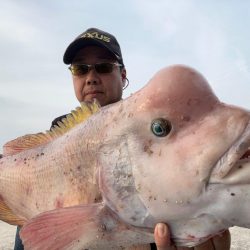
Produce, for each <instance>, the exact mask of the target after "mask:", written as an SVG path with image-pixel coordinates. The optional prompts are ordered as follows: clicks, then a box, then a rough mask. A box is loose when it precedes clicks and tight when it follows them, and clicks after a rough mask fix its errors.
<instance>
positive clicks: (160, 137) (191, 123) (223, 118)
mask: <svg viewBox="0 0 250 250" xmlns="http://www.w3.org/2000/svg"><path fill="white" fill-rule="evenodd" d="M116 108H117V110H119V112H117V114H118V115H116V116H114V118H113V121H112V124H113V125H112V127H111V126H109V132H107V133H110V134H113V135H115V138H120V139H119V140H118V143H116V144H115V145H114V144H113V146H112V150H110V154H107V155H109V158H111V159H112V162H114V163H111V161H110V162H109V165H110V164H111V165H112V164H114V169H115V168H116V169H117V166H119V164H120V163H119V162H120V160H121V158H122V159H123V164H122V166H121V168H124V169H125V168H126V170H124V171H125V173H129V174H128V176H129V177H128V178H130V181H129V182H126V185H127V186H128V185H134V186H135V190H133V192H132V193H133V194H132V193H131V194H130V195H125V196H124V197H123V196H122V195H121V194H122V192H123V193H124V189H123V187H125V184H124V183H122V184H121V185H120V186H119V188H118V189H119V192H117V197H116V198H115V202H114V203H113V206H114V207H115V208H114V210H117V211H119V208H122V209H124V206H126V205H124V204H130V205H128V206H131V202H132V203H133V204H136V206H137V205H138V204H139V203H140V202H141V203H142V204H143V205H140V206H143V207H144V215H143V214H141V215H140V216H138V220H140V219H142V217H144V218H143V219H145V218H146V217H147V215H150V217H151V222H150V223H153V222H157V221H171V220H176V219H181V218H187V217H190V214H192V215H193V216H196V215H197V216H199V213H201V212H200V210H201V208H204V207H206V206H208V203H209V202H211V199H212V198H210V200H209V199H207V200H206V201H202V202H200V199H202V198H203V197H204V193H206V188H207V187H208V186H209V184H210V182H214V180H215V179H216V178H217V179H216V181H217V182H220V183H223V181H224V175H223V173H227V172H229V171H230V169H231V168H232V165H234V164H236V162H237V161H238V160H239V159H240V158H241V157H242V156H243V155H244V154H245V155H247V154H248V155H249V153H247V152H249V144H250V143H249V128H250V126H249V121H250V114H249V111H247V110H244V109H242V108H238V107H234V106H230V105H226V104H223V103H221V102H220V101H219V99H218V98H217V97H216V96H215V94H214V93H213V91H212V89H211V87H210V86H209V84H208V82H207V80H206V79H205V78H204V77H203V76H202V75H201V74H200V73H198V72H197V71H196V70H194V69H192V68H189V67H186V66H183V65H174V66H171V67H167V68H164V69H162V70H160V71H159V72H158V73H156V75H155V76H153V78H152V79H151V80H150V81H149V83H148V84H147V85H146V86H145V87H144V88H143V89H142V90H140V91H138V92H137V93H135V94H133V95H132V96H130V97H129V98H127V99H126V100H124V101H122V102H121V103H119V104H117V106H116ZM108 137H109V136H108ZM121 138H123V139H121ZM121 140H124V143H121ZM121 145H122V148H121V147H120V146H121ZM239 148H241V149H240V150H239ZM111 151H112V152H111ZM116 151H117V153H115V152H116ZM122 151H123V152H125V153H124V154H121V152H122ZM229 152H230V153H229ZM236 152H237V153H236ZM121 155H123V157H121ZM230 155H231V156H230ZM115 158H116V160H114V159H115ZM245 158H246V157H245ZM124 159H126V160H124ZM229 161H230V164H227V163H229ZM244 161H245V163H244V165H246V166H247V168H248V177H247V178H246V177H245V179H247V182H248V184H250V166H249V158H248V159H244ZM124 162H127V163H126V164H125V163H124ZM222 163H223V164H222ZM120 165H121V164H120ZM125 166H127V167H125ZM130 167H131V169H129V168H130ZM112 171H113V170H112ZM113 172H114V171H113ZM113 172H112V173H113ZM119 173H120V172H119ZM124 176H125V175H124ZM119 178H120V179H121V176H120V177H119ZM118 182H119V181H118V180H116V185H117V183H118ZM240 182H241V179H240V177H239V178H238V180H236V179H235V180H234V184H237V183H240ZM102 183H110V182H109V181H108V180H107V179H105V181H103V182H102ZM103 185H106V184H103ZM107 185H108V184H107ZM127 186H126V188H127ZM112 188H113V189H114V188H116V187H112ZM104 189H105V190H107V187H105V188H104ZM127 190H128V188H127ZM129 190H131V188H130V189H129ZM125 193H128V191H126V192H125ZM112 195H113V194H112ZM104 196H106V197H107V192H106V193H105V194H104ZM134 196H138V197H139V200H140V202H138V201H136V202H135V201H131V202H130V201H129V200H128V199H132V198H131V197H134ZM121 197H123V198H122V199H123V200H122V201H121V203H122V205H121V204H120V203H119V202H118V199H121ZM128 197H129V198H128ZM107 199H108V200H111V199H113V197H112V198H110V197H109V198H107ZM134 200H136V199H134ZM199 202H200V203H199ZM197 203H199V204H197ZM119 204H120V205H119ZM138 206H139V205H138ZM127 209H128V210H129V208H127ZM120 210H121V209H120ZM127 212H128V211H127ZM130 212H131V211H130V210H129V212H128V213H130ZM146 214H147V215H146ZM126 216H127V215H124V216H123V217H126ZM130 217H133V219H134V218H135V217H136V216H130ZM152 218H154V219H152ZM134 220H136V219H134ZM145 221H146V219H145ZM134 223H135V224H136V222H134ZM140 223H141V222H140ZM150 223H149V224H150ZM146 224H147V223H146Z"/></svg>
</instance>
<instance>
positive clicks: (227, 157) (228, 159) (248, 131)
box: [208, 123, 250, 184]
mask: <svg viewBox="0 0 250 250" xmlns="http://www.w3.org/2000/svg"><path fill="white" fill-rule="evenodd" d="M208 182H209V183H210V184H211V183H224V184H250V123H248V125H247V126H246V128H245V130H244V132H243V133H242V135H241V136H240V138H239V139H238V140H237V141H236V142H235V143H234V144H233V145H232V146H231V147H230V148H229V150H228V151H227V152H226V153H225V154H224V155H223V156H222V157H221V159H220V160H219V161H218V162H217V163H216V165H215V167H214V168H213V170H212V172H211V175H210V179H209V181H208Z"/></svg>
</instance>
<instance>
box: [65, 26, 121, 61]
mask: <svg viewBox="0 0 250 250" xmlns="http://www.w3.org/2000/svg"><path fill="white" fill-rule="evenodd" d="M89 45H96V46H99V47H102V48H105V49H107V50H108V51H110V52H111V53H112V54H113V55H114V56H115V57H116V59H117V61H118V62H119V63H120V64H122V65H124V64H123V59H122V52H121V48H120V45H119V43H118V42H117V40H116V38H115V37H114V36H113V35H111V34H110V33H108V32H105V31H102V30H100V29H96V28H90V29H87V30H86V31H85V32H83V33H82V34H81V35H79V36H78V37H77V38H76V39H75V40H74V41H73V42H72V43H71V44H70V45H69V46H68V48H67V49H66V51H65V53H64V56H63V62H64V63H65V64H71V63H72V61H73V59H74V57H75V55H76V53H77V52H78V51H79V50H80V49H82V48H84V47H86V46H89Z"/></svg>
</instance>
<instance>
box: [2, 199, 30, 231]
mask: <svg viewBox="0 0 250 250" xmlns="http://www.w3.org/2000/svg"><path fill="white" fill-rule="evenodd" d="M0 220H2V221H4V222H7V223H8V224H11V225H19V226H22V225H23V224H24V223H25V222H26V220H25V219H23V218H21V217H18V216H17V215H15V214H14V213H13V212H12V210H11V209H10V208H9V207H8V206H7V205H6V204H5V203H4V201H3V200H1V199H0Z"/></svg>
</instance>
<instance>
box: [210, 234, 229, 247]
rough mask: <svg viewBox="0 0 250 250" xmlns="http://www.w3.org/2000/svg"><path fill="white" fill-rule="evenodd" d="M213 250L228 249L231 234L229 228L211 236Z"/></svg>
mask: <svg viewBox="0 0 250 250" xmlns="http://www.w3.org/2000/svg"><path fill="white" fill-rule="evenodd" d="M213 243H214V249H215V250H229V249H230V245H231V236H230V232H229V230H226V231H225V232H224V233H222V234H221V235H217V236H215V237H214V238H213Z"/></svg>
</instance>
